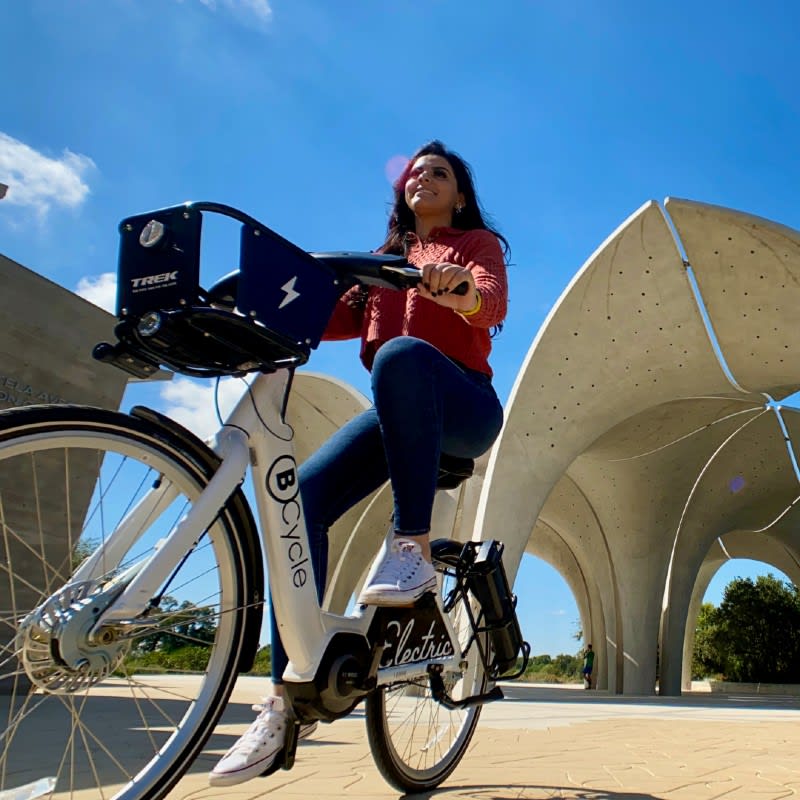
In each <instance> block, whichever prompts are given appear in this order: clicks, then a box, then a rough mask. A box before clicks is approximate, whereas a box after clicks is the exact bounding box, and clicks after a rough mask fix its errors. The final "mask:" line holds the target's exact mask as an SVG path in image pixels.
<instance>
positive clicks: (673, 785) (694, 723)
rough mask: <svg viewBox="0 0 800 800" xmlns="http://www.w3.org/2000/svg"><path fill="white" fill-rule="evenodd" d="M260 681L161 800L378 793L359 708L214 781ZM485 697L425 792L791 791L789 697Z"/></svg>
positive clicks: (581, 799) (634, 794)
mask: <svg viewBox="0 0 800 800" xmlns="http://www.w3.org/2000/svg"><path fill="white" fill-rule="evenodd" d="M263 685H264V684H263V681H260V680H259V679H253V678H241V679H240V681H239V685H238V686H237V690H236V693H235V694H234V700H233V702H232V703H231V705H230V706H229V708H228V710H227V712H226V715H225V717H224V718H223V720H222V723H221V724H220V726H219V727H218V728H217V731H216V733H215V734H214V736H213V737H212V739H211V740H210V741H209V744H208V746H207V748H206V752H205V753H204V755H203V756H202V757H201V758H200V759H198V761H197V762H196V764H195V765H194V767H193V769H192V770H191V772H190V773H189V774H188V775H187V776H186V777H184V779H183V780H182V781H181V782H180V784H179V786H178V787H177V788H176V789H175V790H174V791H173V792H172V793H171V794H170V800H210V798H217V797H224V798H226V799H229V800H257V799H258V798H266V797H285V798H298V799H299V798H316V799H319V798H327V797H341V796H344V795H347V796H348V797H353V798H358V799H359V800H387V799H388V798H397V797H398V793H397V792H396V791H394V790H393V789H392V788H391V787H389V786H388V785H387V784H386V783H385V782H384V781H383V779H382V778H381V776H380V774H379V773H378V770H377V768H376V767H375V766H374V764H373V761H372V757H371V755H370V752H369V748H368V745H367V741H366V732H365V727H364V721H363V717H362V714H361V713H360V711H357V712H356V713H355V714H354V715H353V716H352V717H350V718H348V719H346V720H341V721H339V722H336V723H334V724H333V725H321V726H320V727H319V728H318V729H317V732H316V733H315V735H314V737H313V738H312V739H310V740H308V741H306V742H304V743H302V744H301V745H300V749H299V750H298V758H297V762H296V763H295V767H294V769H293V770H291V771H290V772H283V771H281V772H278V773H276V774H275V775H273V776H271V777H270V778H264V779H257V780H255V781H252V782H250V783H248V784H244V785H243V786H240V787H233V788H231V789H226V790H220V789H212V788H210V787H209V786H208V785H207V784H206V779H205V776H206V772H207V771H208V770H209V769H210V768H211V767H212V765H213V763H214V761H215V759H216V757H217V756H218V755H219V754H221V753H222V752H223V751H224V750H225V749H226V748H227V747H228V746H229V745H230V743H231V742H232V741H233V739H234V737H235V736H236V735H237V733H238V732H241V730H242V729H243V727H244V726H245V725H246V724H247V723H248V722H249V721H250V720H251V719H252V717H253V714H252V712H251V710H250V703H251V702H252V698H254V697H257V696H258V694H259V692H260V691H263ZM504 690H505V692H506V697H507V699H506V700H505V701H503V702H501V703H495V704H493V705H489V706H486V708H485V709H484V711H483V717H482V719H481V723H480V725H479V726H478V729H477V732H476V734H475V737H474V739H473V742H472V745H471V747H470V750H469V752H468V753H467V755H466V756H465V757H464V760H463V761H462V762H461V764H460V765H459V767H458V768H457V769H456V771H455V773H454V774H453V775H452V776H451V777H450V778H449V779H448V780H447V781H446V782H445V783H444V784H443V785H442V786H441V787H440V788H439V789H438V790H437V791H435V792H431V793H426V794H424V795H416V796H417V797H430V798H436V800H456V799H457V798H458V799H459V800H462V799H464V798H469V800H540V799H541V800H544V798H564V799H566V800H652V799H654V798H658V799H659V800H662V799H663V800H711V798H725V799H726V800H734V799H736V800H745V798H746V799H747V800H778V798H787V797H796V796H798V795H800V761H799V758H800V755H799V754H800V701H798V698H797V697H791V696H755V695H735V694H733V695H718V694H711V693H708V692H699V691H698V692H692V693H691V694H685V695H684V696H683V697H682V698H666V697H665V698H660V697H621V696H611V695H607V694H605V693H603V692H587V691H583V690H582V689H580V688H578V687H570V688H547V687H541V686H527V685H519V684H511V685H507V686H504Z"/></svg>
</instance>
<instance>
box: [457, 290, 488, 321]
mask: <svg viewBox="0 0 800 800" xmlns="http://www.w3.org/2000/svg"><path fill="white" fill-rule="evenodd" d="M475 297H476V298H477V299H476V300H475V305H474V306H473V307H472V308H471V309H470V310H469V311H458V309H456V311H457V312H458V313H459V314H461V316H462V317H471V316H473V315H474V314H477V313H478V312H479V311H480V310H481V306H482V305H483V297H481V293H480V290H479V289H476V290H475Z"/></svg>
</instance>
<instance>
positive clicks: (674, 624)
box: [475, 199, 800, 694]
mask: <svg viewBox="0 0 800 800" xmlns="http://www.w3.org/2000/svg"><path fill="white" fill-rule="evenodd" d="M673 230H674V232H675V234H673ZM684 253H685V254H686V259H684ZM694 284H696V286H697V287H699V292H700V295H701V297H702V304H699V303H698V299H697V296H696V292H695V289H694ZM798 301H800V235H798V233H797V232H796V231H793V230H791V229H789V228H785V227H783V226H780V225H776V224H775V223H772V222H769V221H767V220H763V219H759V218H757V217H753V216H750V215H747V214H742V213H740V212H736V211H731V210H728V209H723V208H718V207H714V206H708V205H704V204H700V203H694V202H691V201H686V200H674V199H669V200H667V201H666V203H665V207H664V208H662V207H661V206H659V205H658V204H657V203H655V202H648V203H646V204H645V205H644V206H642V207H641V208H640V209H639V210H638V211H637V212H636V213H634V214H633V215H632V216H631V217H630V218H629V219H628V220H626V221H625V222H624V223H623V224H622V225H621V226H620V227H619V228H618V229H617V230H616V231H615V232H614V233H613V234H612V235H611V236H610V237H609V238H608V239H607V240H606V241H605V242H604V243H603V244H602V245H601V247H600V248H599V249H598V250H597V251H596V252H595V253H594V254H593V255H592V256H591V257H590V258H589V260H588V261H587V262H586V264H585V265H584V266H583V267H582V268H581V270H579V272H578V273H577V274H576V275H575V277H574V278H573V280H572V281H571V283H570V284H569V286H568V287H567V289H566V290H565V291H564V293H563V294H562V296H561V298H560V299H559V301H558V302H557V304H556V305H555V306H554V308H553V310H552V311H551V312H550V314H549V316H548V318H547V320H546V321H545V323H544V325H543V326H542V328H541V330H540V331H539V333H538V334H537V336H536V338H535V340H534V342H533V344H532V345H531V348H530V350H529V352H528V355H527V357H526V359H525V363H524V364H523V367H522V369H521V371H520V373H519V376H518V378H517V381H516V383H515V385H514V388H513V390H512V393H511V398H510V400H509V403H508V406H507V409H506V424H505V427H504V429H503V432H502V434H501V437H500V439H499V441H498V442H497V443H496V445H495V448H494V449H493V451H492V455H491V459H490V464H489V470H488V473H487V478H486V482H485V486H484V491H483V493H482V496H481V500H480V503H479V508H478V515H477V518H476V523H475V535H476V536H477V537H485V536H488V535H491V532H492V531H497V530H501V531H503V534H504V539H505V541H506V546H507V549H506V552H507V555H508V558H507V569H508V571H509V572H510V573H511V574H512V575H513V574H514V573H515V571H516V569H517V568H518V565H519V560H520V559H521V557H522V554H523V553H524V552H529V553H533V554H537V555H540V556H542V557H544V558H545V559H546V560H548V561H550V563H553V564H554V565H555V566H556V568H557V569H559V571H560V572H561V573H562V574H563V575H564V577H565V578H566V580H567V582H568V583H569V585H570V586H571V587H573V592H574V593H575V596H576V599H577V601H578V606H579V608H580V609H581V618H582V621H583V624H584V628H585V629H586V630H590V631H591V635H592V637H593V640H594V643H595V647H596V648H597V642H598V634H602V635H604V636H605V654H604V655H603V654H601V653H600V652H598V660H597V662H599V669H598V672H599V675H600V676H603V675H604V674H605V675H606V676H607V677H606V683H607V685H608V687H609V689H611V690H612V691H616V692H624V693H626V694H650V693H653V692H654V691H655V683H656V661H657V657H658V655H657V654H658V653H659V651H660V653H661V662H660V663H661V691H662V692H666V693H677V692H679V691H680V684H681V679H682V678H681V676H682V669H683V666H682V661H683V660H684V659H682V654H683V652H684V648H685V646H686V637H687V619H688V618H689V614H690V609H691V607H692V604H693V602H694V601H693V598H694V597H695V596H696V595H695V594H694V593H695V591H696V589H699V587H700V586H702V585H703V583H704V582H705V585H707V580H708V578H709V577H710V574H711V571H712V570H713V564H714V563H716V561H718V559H719V554H720V552H722V551H721V549H720V550H719V551H717V550H714V549H713V548H714V546H715V544H714V543H715V542H717V541H718V540H719V539H720V537H731V536H732V535H733V534H734V532H736V531H743V530H752V531H757V530H762V529H764V528H765V527H768V528H769V530H770V533H769V535H768V538H770V539H773V540H780V542H781V543H782V545H783V546H784V551H783V552H784V553H785V557H784V558H782V559H780V561H781V563H784V564H787V565H788V564H789V563H790V562H792V561H793V560H794V559H795V556H796V544H795V540H794V538H793V536H792V534H791V528H792V521H793V519H794V508H793V506H792V503H793V502H794V501H795V500H796V498H797V496H798V494H800V491H798V477H797V474H796V472H795V468H794V465H793V463H792V457H791V456H790V454H789V452H788V451H787V447H786V443H785V441H784V427H783V425H784V422H783V416H784V414H781V413H780V412H779V411H777V410H768V409H767V408H766V407H765V405H766V403H767V401H768V400H769V399H770V398H782V397H784V396H786V395H788V394H790V393H792V392H794V391H796V390H797V388H798V381H799V380H800V376H798V374H797V372H796V368H795V365H796V364H797V363H800V362H799V361H798V356H800V343H798V342H797V341H796V337H793V336H792V334H793V332H794V327H793V325H792V324H791V323H793V315H792V309H793V308H796V307H797V304H798ZM701 306H704V308H705V312H707V317H704V311H703V310H702V308H701ZM707 320H708V321H710V324H711V328H712V329H713V330H714V331H715V332H716V339H717V341H718V343H719V349H720V350H721V353H722V354H724V358H723V359H720V358H718V351H717V350H716V349H715V345H714V341H713V334H711V333H710V332H709V330H708V328H707V325H706V321H707ZM785 424H786V426H787V429H789V428H791V429H794V427H795V424H794V414H791V415H788V418H787V421H786V423H785ZM798 433H800V432H798ZM732 481H733V483H732ZM787 508H788V509H790V510H789V511H788V512H787V511H786V510H787ZM783 512H786V513H785V514H784V516H783V517H780V515H781V513H783ZM779 517H780V519H778V518H779ZM776 520H777V521H776ZM754 535H755V534H754ZM761 537H762V540H764V541H766V538H765V537H764V535H763V534H761ZM556 540H558V541H556ZM734 541H735V540H734ZM752 541H753V542H756V541H757V540H756V539H753V540H752ZM762 551H763V552H764V554H765V556H767V555H769V557H770V558H775V559H777V555H776V554H775V553H774V552H772V551H769V553H768V552H767V549H766V546H764V547H763V548H761V549H759V546H758V545H756V544H752V545H751V546H750V549H749V550H748V552H750V553H751V554H752V555H753V557H756V558H758V557H759V555H758V553H759V552H762ZM782 568H783V569H784V571H787V574H790V572H791V570H787V569H786V567H782ZM792 574H794V573H792ZM703 588H705V587H704V586H703ZM700 596H702V595H700ZM601 621H602V627H599V626H600V623H601ZM532 636H533V637H534V638H535V632H532ZM597 662H596V663H597ZM601 680H602V677H601Z"/></svg>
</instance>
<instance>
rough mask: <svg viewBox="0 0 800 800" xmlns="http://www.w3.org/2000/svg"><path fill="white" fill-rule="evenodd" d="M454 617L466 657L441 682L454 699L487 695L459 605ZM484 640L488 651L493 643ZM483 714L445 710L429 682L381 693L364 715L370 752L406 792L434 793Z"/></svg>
mask: <svg viewBox="0 0 800 800" xmlns="http://www.w3.org/2000/svg"><path fill="white" fill-rule="evenodd" d="M439 576H440V581H439V591H440V593H441V596H442V597H443V598H446V597H448V595H449V593H450V591H451V589H452V588H453V586H454V585H455V578H454V576H453V575H452V574H450V573H449V572H448V571H446V570H439ZM449 618H450V622H451V624H452V625H453V627H454V629H455V631H456V633H457V636H458V640H459V642H461V643H462V655H463V658H462V660H461V664H460V665H459V666H458V667H457V668H456V669H451V671H449V672H444V673H443V674H442V679H443V681H444V685H445V689H446V691H447V693H448V694H449V695H450V697H451V698H453V700H461V699H463V698H466V697H471V696H473V695H476V694H481V693H483V692H485V691H486V690H487V687H488V684H489V678H488V676H487V674H486V671H485V670H484V668H483V663H482V661H481V659H480V655H479V652H478V646H477V644H476V642H475V640H474V637H473V629H472V625H471V623H470V620H469V618H468V615H467V614H466V612H465V610H464V608H463V605H462V603H461V602H460V601H459V602H458V603H456V605H455V606H454V607H453V609H452V610H451V611H450V613H449ZM481 636H482V639H481V643H482V645H483V647H484V650H485V652H488V651H489V647H490V645H489V642H488V639H487V637H486V635H485V634H481ZM470 643H471V644H470ZM480 713H481V706H480V705H477V706H471V707H469V708H464V709H455V710H450V709H448V708H445V707H444V706H443V705H441V704H440V703H438V702H437V701H436V700H434V699H433V697H432V695H431V689H430V684H429V681H428V679H427V678H420V679H418V680H415V681H410V682H402V683H397V684H393V685H391V686H384V687H380V688H378V689H376V690H375V691H374V692H372V693H371V694H369V695H367V698H366V701H365V716H366V723H367V737H368V740H369V744H370V749H371V751H372V756H373V758H374V760H375V763H376V765H377V767H378V769H379V770H380V773H381V775H383V777H384V778H385V780H386V781H387V782H388V783H389V784H391V785H392V786H394V787H395V788H396V789H398V790H399V791H401V792H422V791H427V790H429V789H433V788H435V787H436V786H438V785H439V784H440V783H442V781H444V780H445V779H446V778H447V777H448V775H450V773H452V772H453V770H454V769H455V768H456V767H457V766H458V763H459V762H460V761H461V759H462V758H463V756H464V753H466V750H467V747H468V746H469V743H470V740H471V739H472V734H473V733H474V732H475V727H476V726H477V724H478V719H479V717H480Z"/></svg>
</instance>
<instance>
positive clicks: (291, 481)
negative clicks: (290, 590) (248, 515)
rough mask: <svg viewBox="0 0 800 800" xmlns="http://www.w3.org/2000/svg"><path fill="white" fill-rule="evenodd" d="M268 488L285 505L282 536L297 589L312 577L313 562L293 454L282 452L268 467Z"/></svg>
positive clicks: (282, 517) (283, 506)
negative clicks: (305, 535)
mask: <svg viewBox="0 0 800 800" xmlns="http://www.w3.org/2000/svg"><path fill="white" fill-rule="evenodd" d="M266 483H267V486H266V489H267V492H269V495H270V497H272V498H274V499H275V500H277V501H278V503H280V505H281V532H280V539H281V544H282V545H283V552H284V555H285V558H286V564H287V566H288V567H289V571H290V572H291V574H292V583H293V584H294V586H295V587H296V588H297V589H300V588H301V587H302V586H305V585H306V583H307V582H308V580H309V578H310V577H311V564H310V562H309V560H308V553H307V552H306V544H305V543H304V542H303V541H301V539H300V535H299V533H298V526H299V525H300V520H301V518H302V516H303V513H302V510H301V507H300V498H299V497H298V494H299V492H300V485H299V484H298V482H297V463H296V462H295V460H294V459H293V458H292V457H291V456H280V457H278V458H276V459H275V461H273V462H272V464H271V465H270V468H269V470H267V481H266Z"/></svg>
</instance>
